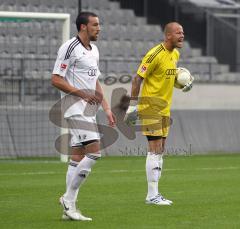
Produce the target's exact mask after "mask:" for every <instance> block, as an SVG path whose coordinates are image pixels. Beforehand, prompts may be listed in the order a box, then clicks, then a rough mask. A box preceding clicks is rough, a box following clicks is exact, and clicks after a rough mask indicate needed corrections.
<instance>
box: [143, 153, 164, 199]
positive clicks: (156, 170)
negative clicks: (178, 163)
mask: <svg viewBox="0 0 240 229" xmlns="http://www.w3.org/2000/svg"><path fill="white" fill-rule="evenodd" d="M160 165H161V166H162V155H159V154H154V153H151V152H148V155H147V158H146V175H147V182H148V193H147V197H146V198H147V199H150V198H152V197H154V196H156V195H157V194H158V180H159V178H160V176H161V171H160V169H161V167H160Z"/></svg>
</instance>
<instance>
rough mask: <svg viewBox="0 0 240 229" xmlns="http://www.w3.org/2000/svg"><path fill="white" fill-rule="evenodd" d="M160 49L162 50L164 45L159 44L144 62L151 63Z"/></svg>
mask: <svg viewBox="0 0 240 229" xmlns="http://www.w3.org/2000/svg"><path fill="white" fill-rule="evenodd" d="M162 50H164V47H163V46H162V45H161V46H160V47H159V48H157V49H156V50H155V51H154V52H153V54H151V56H150V57H149V58H148V59H147V61H146V63H151V62H152V61H153V60H154V58H155V57H156V56H157V55H158V53H160V52H161V51H162Z"/></svg>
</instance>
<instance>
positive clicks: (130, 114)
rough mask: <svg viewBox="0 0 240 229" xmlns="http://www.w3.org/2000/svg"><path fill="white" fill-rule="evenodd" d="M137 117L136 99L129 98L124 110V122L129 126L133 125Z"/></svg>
mask: <svg viewBox="0 0 240 229" xmlns="http://www.w3.org/2000/svg"><path fill="white" fill-rule="evenodd" d="M137 119H138V112H137V100H130V105H129V107H128V109H127V111H126V114H125V117H124V122H126V124H127V125H129V126H133V125H135V124H136V121H137Z"/></svg>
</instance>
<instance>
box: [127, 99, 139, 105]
mask: <svg viewBox="0 0 240 229" xmlns="http://www.w3.org/2000/svg"><path fill="white" fill-rule="evenodd" d="M137 104H138V100H137V99H131V100H130V102H129V106H137Z"/></svg>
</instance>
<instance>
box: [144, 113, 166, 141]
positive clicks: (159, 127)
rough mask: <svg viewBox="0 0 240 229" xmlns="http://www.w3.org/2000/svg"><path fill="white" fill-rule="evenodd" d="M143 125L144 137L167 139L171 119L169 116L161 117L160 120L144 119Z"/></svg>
mask: <svg viewBox="0 0 240 229" xmlns="http://www.w3.org/2000/svg"><path fill="white" fill-rule="evenodd" d="M141 124H142V134H143V135H149V136H161V137H167V136H168V133H169V128H170V125H171V119H170V117H168V116H159V119H158V120H156V119H155V120H152V119H142V120H141Z"/></svg>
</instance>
